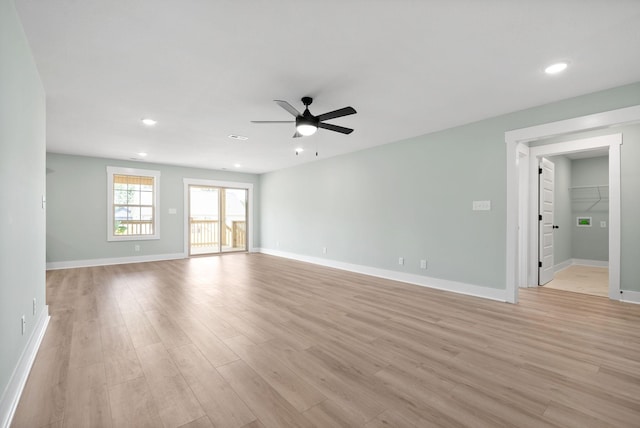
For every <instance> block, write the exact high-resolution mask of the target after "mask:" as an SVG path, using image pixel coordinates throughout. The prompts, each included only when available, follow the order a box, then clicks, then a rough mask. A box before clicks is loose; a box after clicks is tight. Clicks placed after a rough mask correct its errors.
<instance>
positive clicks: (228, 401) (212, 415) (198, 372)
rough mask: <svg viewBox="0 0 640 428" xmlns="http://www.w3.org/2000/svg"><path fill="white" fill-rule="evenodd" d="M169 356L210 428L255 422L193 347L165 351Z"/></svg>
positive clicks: (208, 363)
mask: <svg viewBox="0 0 640 428" xmlns="http://www.w3.org/2000/svg"><path fill="white" fill-rule="evenodd" d="M169 354H170V355H171V358H172V359H173V361H174V362H175V364H176V366H177V367H178V369H179V370H180V372H181V373H182V375H183V376H184V378H185V380H186V381H187V384H189V387H190V388H191V390H192V391H193V393H194V394H195V396H196V398H197V399H198V401H199V402H200V405H201V406H202V408H203V409H204V411H205V412H206V413H207V415H208V416H209V420H210V421H211V423H213V425H214V426H217V427H229V428H234V427H242V426H244V425H246V424H248V423H250V422H252V421H254V420H255V419H256V417H255V416H254V414H253V413H251V410H249V408H248V407H247V406H246V405H245V404H244V402H243V401H242V400H241V399H240V397H238V394H236V392H235V391H234V390H233V389H232V388H231V387H230V386H229V384H228V383H227V381H225V380H224V379H223V378H222V376H220V374H219V373H218V372H217V371H216V369H215V368H214V367H213V366H212V365H211V363H210V362H209V361H208V360H207V359H206V358H205V357H204V355H202V353H201V352H200V351H199V350H198V348H197V347H196V346H195V345H193V344H190V345H184V346H180V347H177V348H172V349H169Z"/></svg>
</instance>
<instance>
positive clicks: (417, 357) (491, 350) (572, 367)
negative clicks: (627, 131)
mask: <svg viewBox="0 0 640 428" xmlns="http://www.w3.org/2000/svg"><path fill="white" fill-rule="evenodd" d="M47 296H48V297H47V300H48V304H49V309H50V311H51V315H52V318H51V323H50V325H49V328H48V330H47V333H46V336H45V338H44V342H43V343H42V346H41V349H40V351H39V353H38V356H37V358H36V361H35V364H34V367H33V370H32V372H31V375H30V377H29V380H28V382H27V385H26V388H25V390H24V393H23V396H22V400H21V402H20V404H19V407H18V410H17V413H16V416H15V418H14V422H13V426H14V427H29V428H33V427H42V426H50V427H63V426H65V427H66V426H68V427H102V426H104V427H109V426H113V427H127V426H130V427H161V426H165V427H179V426H182V427H211V426H220V427H243V426H244V427H252V428H256V427H290V426H291V427H310V426H316V427H358V426H365V427H369V428H371V427H383V426H386V427H411V426H420V427H423V426H438V427H439V426H443V427H460V426H468V427H492V428H493V427H500V426H517V427H536V428H538V427H550V426H555V427H571V426H575V427H587V426H597V427H607V426H611V427H632V426H634V427H638V426H639V425H640V306H639V305H632V304H628V303H619V302H613V301H610V300H608V299H604V298H601V297H594V296H587V295H582V294H576V293H566V292H562V291H557V290H552V289H545V288H544V287H539V288H537V289H523V290H520V297H521V303H520V304H518V305H510V304H506V303H499V302H493V301H489V300H484V299H479V298H473V297H467V296H462V295H456V294H451V293H447V292H442V291H437V290H432V289H428V288H424V287H419V286H413V285H407V284H402V283H397V282H393V281H387V280H382V279H376V278H372V277H367V276H364V275H358V274H353V273H348V272H343V271H338V270H333V269H327V268H323V267H319V266H314V265H310V264H305V263H300V262H295V261H290V260H285V259H280V258H276V257H270V256H266V255H257V254H252V255H249V254H232V255H225V256H218V257H207V258H194V259H187V260H177V261H169V262H158V263H140V264H133V265H119V266H108V267H95V268H82V269H70V270H59V271H51V272H48V274H47Z"/></svg>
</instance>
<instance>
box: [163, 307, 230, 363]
mask: <svg viewBox="0 0 640 428" xmlns="http://www.w3.org/2000/svg"><path fill="white" fill-rule="evenodd" d="M175 322H176V323H177V324H178V325H179V326H180V327H181V328H182V330H183V331H184V332H185V333H186V335H187V336H188V337H189V339H190V340H191V342H192V343H193V344H194V345H196V346H197V347H198V349H199V350H200V352H202V354H203V355H204V356H205V358H206V359H207V360H209V362H210V363H211V364H213V366H214V367H217V366H220V365H223V364H227V363H229V362H231V361H236V360H237V359H238V356H237V355H236V354H235V353H234V352H233V351H232V350H231V349H229V347H228V346H227V345H225V344H224V342H223V341H222V340H220V339H219V338H218V337H217V336H216V335H215V334H213V333H212V332H211V331H210V330H209V329H208V328H207V327H205V325H204V324H202V323H201V322H200V321H198V320H196V319H193V318H189V317H186V318H182V317H181V318H176V319H175Z"/></svg>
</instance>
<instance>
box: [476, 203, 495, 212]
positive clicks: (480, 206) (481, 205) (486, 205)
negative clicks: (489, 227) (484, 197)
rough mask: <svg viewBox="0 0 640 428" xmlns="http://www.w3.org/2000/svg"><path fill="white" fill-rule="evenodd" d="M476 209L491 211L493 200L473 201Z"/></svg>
mask: <svg viewBox="0 0 640 428" xmlns="http://www.w3.org/2000/svg"><path fill="white" fill-rule="evenodd" d="M473 210H474V211H490V210H491V201H473Z"/></svg>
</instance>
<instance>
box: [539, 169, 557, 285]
mask: <svg viewBox="0 0 640 428" xmlns="http://www.w3.org/2000/svg"><path fill="white" fill-rule="evenodd" d="M539 175H540V184H539V187H538V188H539V193H540V202H539V205H538V207H539V210H538V213H539V217H538V219H539V221H538V223H539V224H540V232H539V233H538V248H539V258H538V260H539V261H540V262H539V264H538V265H539V268H538V285H544V284H546V283H547V282H549V281H551V280H552V279H553V229H554V227H553V188H554V164H553V162H551V161H550V160H548V159H546V158H542V159H540V174H539Z"/></svg>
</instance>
